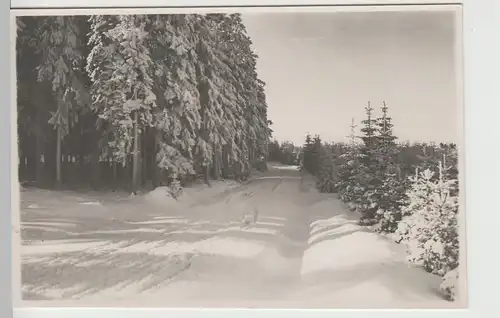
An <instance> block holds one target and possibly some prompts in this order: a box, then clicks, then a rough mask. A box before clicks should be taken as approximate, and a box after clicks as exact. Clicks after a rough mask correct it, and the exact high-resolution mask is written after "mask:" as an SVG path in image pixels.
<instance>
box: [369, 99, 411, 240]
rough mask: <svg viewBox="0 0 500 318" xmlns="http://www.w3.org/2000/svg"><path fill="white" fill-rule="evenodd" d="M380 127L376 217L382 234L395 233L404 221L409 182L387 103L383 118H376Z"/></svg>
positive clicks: (377, 153) (377, 154) (377, 155)
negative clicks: (402, 164)
mask: <svg viewBox="0 0 500 318" xmlns="http://www.w3.org/2000/svg"><path fill="white" fill-rule="evenodd" d="M377 128H378V129H377V132H378V134H377V139H378V147H377V151H376V158H377V160H378V169H379V170H378V172H379V176H380V178H382V184H381V185H380V186H379V187H377V188H376V189H375V193H376V195H375V196H374V199H375V200H376V202H377V216H376V218H377V220H379V221H380V227H379V230H380V231H382V232H387V233H393V232H394V231H395V230H396V229H397V225H398V222H399V221H400V220H401V207H402V205H403V202H404V200H405V198H406V190H407V186H408V182H406V180H405V179H404V178H403V177H402V175H401V170H400V167H399V162H398V154H399V150H398V147H397V145H396V142H395V141H396V139H397V137H396V136H394V135H393V133H392V128H393V124H392V118H391V117H390V116H389V115H388V107H387V105H386V103H385V102H384V105H383V106H382V116H380V117H379V118H377Z"/></svg>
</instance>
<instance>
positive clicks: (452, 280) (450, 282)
mask: <svg viewBox="0 0 500 318" xmlns="http://www.w3.org/2000/svg"><path fill="white" fill-rule="evenodd" d="M458 277H459V273H458V267H457V268H455V269H454V270H451V271H449V272H448V273H446V275H444V277H443V281H442V283H441V285H440V286H439V289H440V290H441V292H442V293H443V295H444V296H445V297H446V298H447V299H449V300H455V299H456V297H457V288H458Z"/></svg>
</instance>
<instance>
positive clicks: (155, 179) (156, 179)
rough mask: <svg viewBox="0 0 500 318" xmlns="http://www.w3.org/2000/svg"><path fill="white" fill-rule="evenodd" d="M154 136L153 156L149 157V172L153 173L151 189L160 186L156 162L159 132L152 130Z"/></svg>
mask: <svg viewBox="0 0 500 318" xmlns="http://www.w3.org/2000/svg"><path fill="white" fill-rule="evenodd" d="M153 134H154V147H153V155H152V156H151V168H152V169H151V170H152V171H153V176H152V179H153V188H156V187H159V186H160V176H161V171H160V168H159V167H158V162H157V161H156V155H157V154H158V152H159V151H160V131H159V130H158V129H156V128H153Z"/></svg>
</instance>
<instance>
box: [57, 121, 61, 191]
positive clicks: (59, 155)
mask: <svg viewBox="0 0 500 318" xmlns="http://www.w3.org/2000/svg"><path fill="white" fill-rule="evenodd" d="M56 138H57V139H56V188H57V189H58V188H60V187H61V184H62V180H61V175H62V174H61V159H62V158H61V157H62V133H61V126H57V137H56Z"/></svg>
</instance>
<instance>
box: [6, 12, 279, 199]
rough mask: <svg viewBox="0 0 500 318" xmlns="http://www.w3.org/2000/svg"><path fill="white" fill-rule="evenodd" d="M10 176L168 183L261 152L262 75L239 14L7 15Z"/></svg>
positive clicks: (234, 172) (45, 182)
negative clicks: (13, 114)
mask: <svg viewBox="0 0 500 318" xmlns="http://www.w3.org/2000/svg"><path fill="white" fill-rule="evenodd" d="M17 27H18V31H17V33H18V36H17V44H16V45H17V83H18V85H17V97H18V106H17V107H18V112H17V113H18V135H19V139H18V140H19V147H18V149H19V163H20V164H19V179H20V181H21V182H30V183H34V184H36V185H37V186H39V187H56V188H61V187H65V188H67V187H75V186H78V187H81V186H91V187H92V188H95V189H102V188H105V187H106V188H109V187H111V188H120V187H121V188H125V189H127V190H131V191H133V192H136V191H137V190H138V189H140V188H142V187H145V186H149V185H152V186H153V187H156V186H158V185H170V186H172V187H178V186H179V185H181V184H186V183H189V182H190V181H192V180H195V179H197V178H203V179H204V180H205V181H206V182H209V180H210V179H218V178H236V179H239V178H243V177H244V176H246V175H248V171H249V170H250V168H251V167H252V164H253V163H255V162H257V161H258V159H262V158H263V157H265V156H266V155H267V144H268V140H269V137H270V134H271V130H270V128H269V124H270V122H269V121H268V119H267V105H266V97H265V94H264V82H262V81H261V80H260V79H259V78H258V77H257V73H256V58H257V56H256V55H255V54H254V52H253V51H252V42H251V40H250V38H249V37H248V35H247V34H246V30H245V26H244V25H243V23H242V19H241V16H240V15H239V14H230V15H226V14H208V15H198V14H187V15H179V14H175V15H142V16H141V15H123V16H102V15H97V16H57V17H55V16H41V17H29V16H27V17H19V18H18V20H17Z"/></svg>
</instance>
